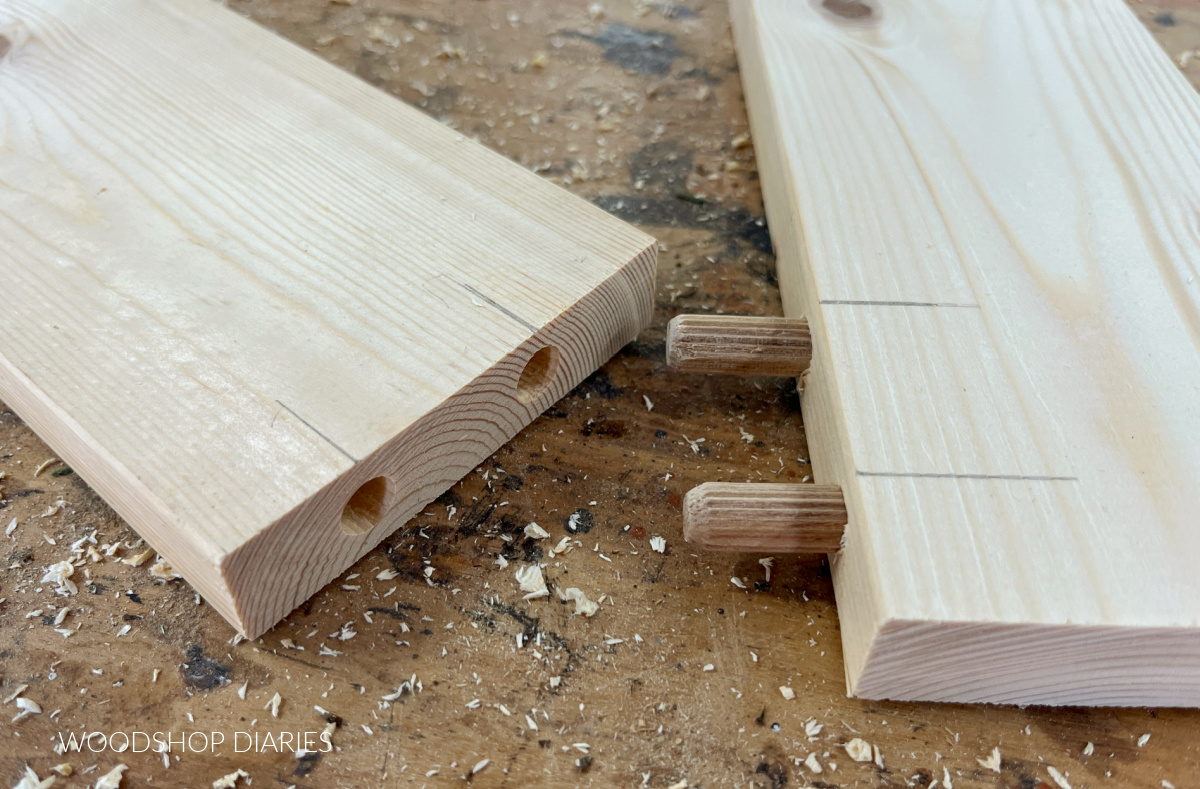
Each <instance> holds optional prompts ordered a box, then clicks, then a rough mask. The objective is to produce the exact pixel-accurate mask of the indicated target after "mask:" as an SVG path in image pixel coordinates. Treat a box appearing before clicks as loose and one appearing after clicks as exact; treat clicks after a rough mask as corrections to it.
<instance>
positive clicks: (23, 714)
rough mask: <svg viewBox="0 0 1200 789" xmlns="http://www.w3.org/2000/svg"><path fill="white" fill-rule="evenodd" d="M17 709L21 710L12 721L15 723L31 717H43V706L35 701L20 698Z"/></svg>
mask: <svg viewBox="0 0 1200 789" xmlns="http://www.w3.org/2000/svg"><path fill="white" fill-rule="evenodd" d="M17 709H18V710H19V712H18V713H17V714H16V715H14V716H13V719H12V722H13V723H16V722H17V721H19V720H21V719H23V718H28V717H29V716H30V715H41V714H42V707H41V705H39V704H38V703H37V702H36V701H34V700H33V699H27V698H25V697H24V696H20V697H18V698H17Z"/></svg>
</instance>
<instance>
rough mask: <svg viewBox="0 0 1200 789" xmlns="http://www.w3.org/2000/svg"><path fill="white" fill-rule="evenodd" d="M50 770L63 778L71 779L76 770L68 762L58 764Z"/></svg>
mask: <svg viewBox="0 0 1200 789" xmlns="http://www.w3.org/2000/svg"><path fill="white" fill-rule="evenodd" d="M50 769H51V770H53V771H54V772H56V773H58V774H59V775H61V776H62V777H63V778H70V777H71V776H72V775H74V774H75V768H74V767H72V766H71V765H69V764H67V763H66V762H63V763H62V764H56V765H54V766H53V767H51V768H50Z"/></svg>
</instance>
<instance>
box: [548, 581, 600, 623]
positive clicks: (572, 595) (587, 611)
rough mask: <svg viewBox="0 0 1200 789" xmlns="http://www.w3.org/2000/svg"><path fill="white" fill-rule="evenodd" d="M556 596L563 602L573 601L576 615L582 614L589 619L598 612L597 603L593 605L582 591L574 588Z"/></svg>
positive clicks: (598, 606)
mask: <svg viewBox="0 0 1200 789" xmlns="http://www.w3.org/2000/svg"><path fill="white" fill-rule="evenodd" d="M558 595H559V597H560V598H561V599H563V600H574V601H575V613H576V614H583V615H584V616H588V617H590V616H592V615H593V614H595V613H596V612H597V611H599V610H600V605H599V604H598V603H594V602H592V601H591V600H589V599H587V595H585V594H584V593H583V591H582V590H580V589H577V588H575V587H574V586H572V587H570V588H569V589H566V590H565V591H560V592H559V593H558Z"/></svg>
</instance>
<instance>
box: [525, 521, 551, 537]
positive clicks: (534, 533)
mask: <svg viewBox="0 0 1200 789" xmlns="http://www.w3.org/2000/svg"><path fill="white" fill-rule="evenodd" d="M525 536H526V537H528V538H529V539H531V540H544V539H546V538H547V537H549V536H550V532H548V531H546V530H545V529H543V528H542V527H541V526H538V525H537V524H536V523H532V522H531V523H530V524H529V525H528V526H526V527H525Z"/></svg>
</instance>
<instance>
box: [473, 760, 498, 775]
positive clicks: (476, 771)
mask: <svg viewBox="0 0 1200 789" xmlns="http://www.w3.org/2000/svg"><path fill="white" fill-rule="evenodd" d="M491 763H492V760H491V759H482V760H480V761H479V762H477V763H476V764H475V766H474V767H472V768H471V772H469V773H467V775H468V776H471V775H478V774H479V773H481V772H483V771H484V769H486V768H487V766H488V765H489V764H491Z"/></svg>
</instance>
